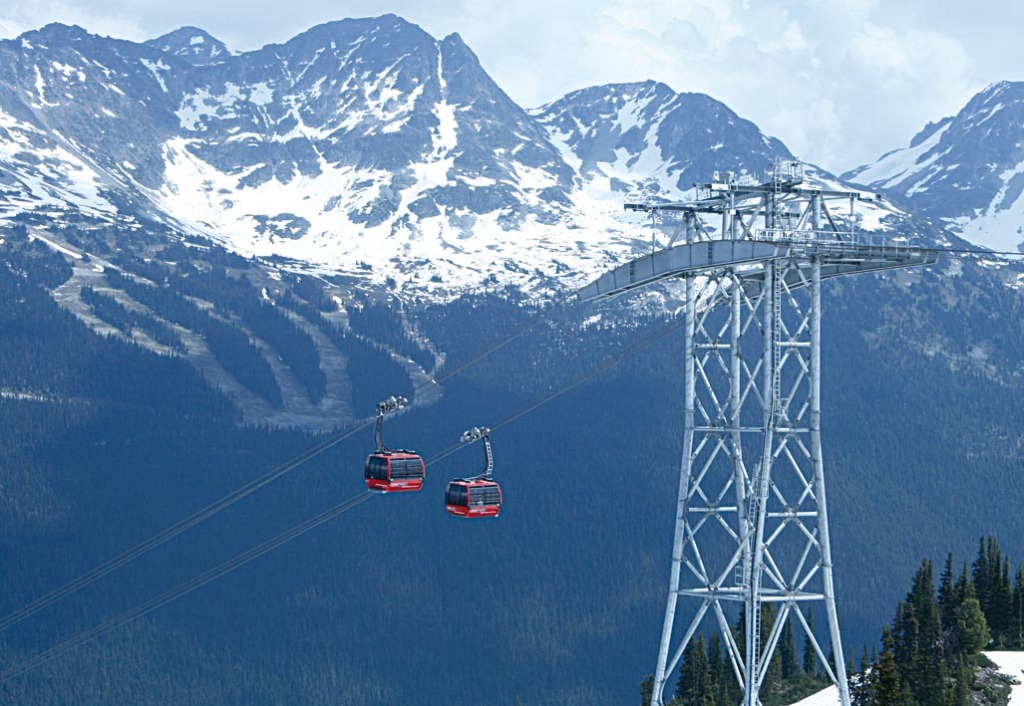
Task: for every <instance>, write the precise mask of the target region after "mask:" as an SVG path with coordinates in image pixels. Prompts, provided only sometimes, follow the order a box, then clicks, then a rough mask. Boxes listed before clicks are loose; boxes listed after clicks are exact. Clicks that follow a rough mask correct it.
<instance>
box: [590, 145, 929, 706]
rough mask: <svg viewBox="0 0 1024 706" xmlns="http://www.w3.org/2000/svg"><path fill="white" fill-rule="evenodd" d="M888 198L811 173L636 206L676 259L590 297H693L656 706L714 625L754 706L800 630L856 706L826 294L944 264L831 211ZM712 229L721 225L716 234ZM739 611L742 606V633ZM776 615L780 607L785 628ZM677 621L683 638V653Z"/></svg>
mask: <svg viewBox="0 0 1024 706" xmlns="http://www.w3.org/2000/svg"><path fill="white" fill-rule="evenodd" d="M875 198H876V197H875V195H873V194H865V193H861V192H850V191H833V190H823V189H815V188H809V187H805V186H803V178H802V168H801V165H799V164H798V163H780V164H776V165H775V167H774V168H773V170H772V173H771V175H770V176H769V178H768V179H766V180H765V181H763V182H762V183H756V184H755V183H750V184H741V183H737V181H736V180H734V179H732V178H731V176H730V177H729V178H727V179H725V180H724V181H719V180H718V179H717V175H716V179H715V182H714V183H711V184H703V185H697V198H696V199H695V200H693V201H690V202H686V203H676V204H657V205H643V204H630V205H627V209H629V210H634V211H644V212H647V213H650V214H652V216H653V217H654V218H656V219H658V220H659V221H660V222H661V223H663V224H666V223H667V224H672V225H673V226H675V234H674V236H673V238H672V241H671V242H670V243H669V247H668V248H667V249H664V250H660V251H657V252H653V253H652V254H650V255H646V256H644V257H641V258H638V259H636V260H633V261H632V262H629V263H627V264H625V265H622V266H620V267H618V268H616V269H614V270H612V271H611V272H608V273H606V274H605V275H603V276H602V277H600V278H599V279H598V280H596V281H595V282H593V283H591V284H589V285H587V286H586V287H584V288H583V289H582V290H580V292H579V298H580V299H582V300H586V299H595V298H601V297H610V296H614V295H616V294H620V293H622V292H625V291H628V290H631V289H634V288H637V287H642V286H645V285H648V284H651V283H653V282H656V281H659V280H662V279H666V278H682V279H683V282H684V288H685V293H686V296H685V344H684V352H683V371H684V382H685V384H684V405H683V408H684V417H685V419H684V424H683V434H684V439H683V457H682V462H681V464H680V483H679V496H678V503H677V512H676V527H675V537H674V541H673V550H672V568H671V575H670V584H669V591H668V600H667V604H666V608H665V621H664V627H663V630H662V637H661V646H660V649H659V651H658V664H657V668H656V671H655V677H654V693H653V696H652V699H651V706H661V705H662V704H663V703H664V691H665V687H666V684H667V682H668V681H669V679H670V677H671V675H672V674H673V672H674V671H675V670H676V668H677V667H678V665H679V663H680V660H681V659H682V656H683V652H684V650H685V649H686V647H687V645H688V644H690V642H691V640H692V639H693V638H694V637H695V635H696V634H697V630H698V629H700V628H701V626H702V624H704V622H705V621H709V622H710V623H711V624H712V625H714V626H716V628H717V629H718V630H720V631H721V634H722V642H723V644H724V645H725V650H726V653H727V655H728V659H729V662H730V663H731V665H732V669H733V672H734V674H735V677H736V679H737V682H738V684H739V685H740V687H741V689H742V691H743V694H744V696H743V702H742V703H743V706H757V705H758V704H760V700H759V696H758V694H759V692H760V690H761V687H762V684H763V680H764V678H765V675H766V673H767V670H768V665H769V664H770V661H771V659H772V656H773V654H774V653H775V649H776V647H777V646H778V644H779V640H780V637H781V636H782V635H783V631H784V628H785V626H786V624H787V622H788V621H793V624H794V628H799V631H800V632H802V633H803V634H804V635H806V636H807V638H808V644H810V645H811V646H812V647H813V649H814V652H815V654H816V656H817V659H818V662H819V663H820V665H821V666H822V668H823V670H824V671H825V673H826V674H827V675H828V676H829V678H830V679H831V680H832V682H833V683H834V684H836V685H837V686H838V688H839V694H840V701H841V703H842V705H843V706H849V704H850V694H849V687H848V685H847V675H846V667H845V661H844V657H843V647H842V641H841V639H840V633H839V618H838V614H837V610H836V601H835V592H834V589H833V573H832V553H831V547H830V542H829V529H828V511H827V505H826V500H825V473H824V464H823V462H822V451H821V354H820V351H821V281H822V279H825V278H828V277H835V276H839V275H846V274H855V273H859V272H871V271H877V270H883V269H890V268H901V267H909V266H914V265H925V264H930V263H933V262H935V261H936V258H937V254H936V253H935V251H933V250H927V249H922V248H913V247H909V246H907V245H905V244H901V243H898V242H895V241H892V240H887V239H884V238H882V237H880V236H877V235H875V236H872V235H868V234H865V233H858V232H856V230H855V226H856V220H855V219H854V218H852V217H850V218H842V217H840V216H839V215H838V213H835V214H834V213H833V211H834V210H835V205H836V202H837V201H838V202H841V203H842V204H843V205H844V206H845V205H846V203H848V204H849V208H850V212H851V216H852V210H853V207H854V204H855V203H856V202H857V201H859V200H874V199H875ZM830 205H831V208H830ZM709 219H720V227H719V228H718V229H717V231H712V230H711V229H710V228H709V227H708V225H707V222H708V220H709ZM680 238H681V240H682V242H681V244H679V245H675V246H673V243H674V242H675V240H677V239H680ZM680 603H682V606H680ZM726 603H735V604H739V605H740V606H741V607H742V615H743V616H744V619H743V626H744V628H743V631H742V632H741V634H739V635H734V632H733V630H732V629H731V627H730V622H729V616H728V615H727V608H726ZM816 603H818V604H824V605H823V606H820V607H821V608H823V611H821V612H823V613H824V616H825V617H826V618H827V623H828V636H829V643H826V644H825V645H824V646H823V643H822V642H821V641H819V639H818V636H817V635H816V634H815V631H814V630H813V629H812V626H811V625H810V621H809V619H808V611H809V610H810V609H811V608H812V607H813V606H814V604H816ZM765 604H772V606H773V609H774V610H773V613H774V620H773V621H772V622H771V624H767V621H766V620H764V617H766V616H763V615H762V613H763V608H764V606H765ZM677 608H681V610H679V611H677ZM677 612H678V613H681V614H683V615H685V620H683V621H677ZM736 612H737V611H736V609H735V607H734V608H733V609H732V613H733V614H735V613H736ZM819 614H820V613H819ZM677 622H681V623H682V624H683V625H684V626H685V627H682V637H681V639H677V640H676V639H674V638H676V637H677V632H678V630H677ZM762 623H766V624H764V625H763V626H762ZM828 644H830V645H831V648H832V651H833V655H834V664H832V663H830V662H829V659H828V658H827V656H826V654H827V652H826V651H825V648H826V647H827V646H828ZM673 648H674V649H673Z"/></svg>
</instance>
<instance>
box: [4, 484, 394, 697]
mask: <svg viewBox="0 0 1024 706" xmlns="http://www.w3.org/2000/svg"><path fill="white" fill-rule="evenodd" d="M375 495H377V493H374V492H372V491H369V490H366V491H363V492H362V493H360V494H358V495H356V496H354V497H352V498H350V499H348V500H346V501H345V502H343V503H340V504H338V505H335V506H334V507H332V508H330V509H329V510H325V511H324V512H321V513H320V514H319V515H316V516H314V517H312V518H310V519H308V520H306V521H305V522H302V523H300V524H298V525H296V526H295V527H292V528H291V529H289V530H287V531H285V532H282V533H281V534H279V535H277V536H275V537H273V538H272V539H268V540H267V541H265V542H263V543H261V544H258V545H256V546H255V547H253V548H251V549H249V550H247V551H245V552H242V553H241V554H239V555H237V556H235V557H234V558H232V559H229V560H228V561H225V562H223V563H222V564H218V565H217V566H215V567H213V568H212V569H209V570H207V571H204V572H203V573H201V574H199V575H198V576H196V577H194V578H192V579H189V580H188V581H184V582H182V583H180V584H178V585H177V586H175V587H174V588H172V589H169V590H167V591H165V592H163V593H161V594H160V595H159V596H156V597H154V598H151V599H150V600H148V601H146V602H144V603H141V604H139V605H137V606H135V607H134V608H131V609H129V610H126V611H124V612H123V613H119V614H118V615H116V616H114V617H113V618H110V619H108V620H106V621H104V622H103V623H100V624H99V625H97V626H96V627H93V628H91V629H89V630H87V631H85V632H83V633H80V634H78V635H76V636H75V637H72V638H69V639H67V640H65V641H64V642H61V643H60V644H58V645H55V646H54V647H51V648H49V649H48V650H45V651H43V652H40V653H39V654H37V655H35V656H34V657H30V658H29V659H26V660H25V661H23V662H21V663H19V664H17V665H15V666H14V667H11V668H10V669H6V670H4V671H3V672H0V682H5V681H7V680H8V679H11V678H13V677H16V676H19V675H21V674H24V673H25V672H28V671H30V670H32V669H34V668H35V667H37V666H39V665H41V664H43V663H45V662H48V661H50V660H51V659H54V658H56V657H59V656H60V655H62V654H64V653H65V652H68V651H70V650H72V649H74V648H75V647H77V646H78V645H80V644H82V643H84V642H88V641H89V640H92V639H94V638H96V637H99V636H100V635H103V634H104V633H107V632H110V631H111V630H113V629H115V628H117V627H120V626H121V625H125V624H126V623H129V622H131V621H133V620H136V619H138V618H141V617H143V616H145V615H147V614H149V613H151V612H153V611H154V610H157V609H158V608H161V607H163V606H165V605H167V604H168V603H170V602H171V601H174V600H176V599H178V598H181V597H182V596H184V595H186V594H188V593H191V592H192V591H195V590H196V589H198V588H200V587H202V586H205V585H206V584H208V583H210V582H211V581H213V580H214V579H217V578H220V577H221V576H223V575H224V574H227V573H229V572H231V571H234V570H235V569H237V568H239V567H241V566H244V565H245V564H248V563H249V562H250V561H253V560H254V559H257V558H259V557H261V556H263V555H264V554H266V553H267V552H270V551H273V550H274V549H277V548H278V547H280V546H281V545H282V544H285V543H287V542H290V541H291V540H293V539H295V538H296V537H299V536H300V535H303V534H305V533H306V532H309V531H310V530H312V529H314V528H316V527H319V526H320V525H322V524H323V523H325V522H327V521H328V520H332V519H334V518H335V517H338V516H339V515H341V514H342V513H344V512H347V511H349V510H351V509H352V508H354V507H357V506H358V505H361V504H362V503H364V502H366V501H367V500H369V499H370V498H372V497H373V496H375Z"/></svg>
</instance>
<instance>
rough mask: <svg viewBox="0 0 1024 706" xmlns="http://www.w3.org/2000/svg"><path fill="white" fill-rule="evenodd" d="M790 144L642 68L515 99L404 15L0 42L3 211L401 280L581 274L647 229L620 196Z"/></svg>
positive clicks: (617, 254) (452, 40)
mask: <svg viewBox="0 0 1024 706" xmlns="http://www.w3.org/2000/svg"><path fill="white" fill-rule="evenodd" d="M789 157H790V154H789V151H788V150H787V149H786V148H785V146H784V145H782V144H781V143H780V142H779V141H778V140H775V139H773V138H769V137H766V136H764V135H763V134H761V132H760V131H759V130H758V129H757V128H756V126H754V125H753V124H752V123H750V122H748V121H746V120H743V119H741V118H740V117H739V116H737V115H735V114H734V113H732V111H730V110H729V109H728V108H727V107H726V106H724V105H722V104H721V103H718V102H717V101H714V100H713V99H711V98H709V97H707V96H703V95H697V94H677V93H675V92H674V91H673V90H672V89H670V88H669V87H667V86H665V85H663V84H658V83H654V82H648V83H639V84H624V85H611V86H601V87H595V88H590V89H586V90H583V91H577V92H575V93H572V94H570V95H568V96H566V97H565V98H563V99H561V100H558V101H556V102H554V103H551V104H550V105H547V106H544V107H543V108H540V109H538V110H536V111H532V112H527V111H525V110H523V109H522V108H521V107H520V106H518V105H516V104H515V103H514V102H513V101H512V100H511V99H510V98H509V97H508V96H507V95H506V94H505V93H504V92H503V91H502V90H501V88H500V87H498V86H497V85H496V84H495V83H494V81H493V80H492V79H491V78H490V77H489V76H488V75H487V73H486V72H485V71H484V69H483V68H482V67H481V66H480V63H479V62H478V60H477V58H476V56H475V55H474V54H473V52H472V51H471V50H470V49H469V48H468V47H467V46H466V45H465V43H464V42H463V41H462V39H461V38H460V37H459V36H458V35H455V34H453V35H450V36H448V37H446V38H444V39H442V40H437V39H435V38H433V37H431V36H430V35H429V34H427V33H426V32H424V31H423V30H422V29H420V28H419V27H417V26H415V25H413V24H410V23H408V22H406V21H405V20H403V19H401V18H399V17H396V16H394V15H386V16H383V17H379V18H372V19H355V20H342V21H339V22H333V23H329V24H324V25H320V26H317V27H314V28H312V29H310V30H309V31H307V32H305V33H303V34H301V35H299V36H297V37H295V38H294V39H292V40H290V41H288V42H286V43H284V44H281V45H271V46H267V47H264V48H262V49H260V50H257V51H252V52H247V53H241V54H235V53H232V52H231V51H230V50H229V49H228V48H227V47H226V46H224V44H223V43H221V42H220V41H218V40H217V39H215V38H214V37H211V36H210V35H209V34H207V33H206V32H204V31H202V30H200V29H196V28H189V27H186V28H182V29H180V30H177V31H175V32H171V33H170V34H167V35H165V36H163V37H160V38H158V39H154V40H151V41H148V42H145V43H143V44H136V43H132V42H125V41H120V40H114V39H109V38H103V37H97V36H95V35H92V34H89V33H88V32H86V31H85V30H83V29H81V28H78V27H67V26H63V25H56V24H54V25H48V26H47V27H44V28H42V29H41V30H38V31H34V32H28V33H26V34H24V35H22V36H21V37H19V38H17V39H15V40H8V41H3V42H0V218H4V219H7V220H11V219H19V220H29V221H30V222H35V223H41V224H42V225H43V226H48V225H50V224H53V223H56V224H60V223H61V222H62V221H63V220H65V219H66V216H67V214H68V213H69V212H71V213H74V214H75V219H76V220H77V221H79V222H81V221H82V220H83V219H85V220H86V221H89V220H92V221H93V222H95V223H98V224H101V225H110V224H113V225H116V226H118V227H120V228H125V227H128V228H130V229H139V228H140V227H141V225H140V224H142V223H144V222H146V223H148V222H156V223H159V224H163V225H164V226H166V227H169V228H170V229H172V230H176V231H179V232H181V233H184V234H195V235H201V236H204V237H208V238H211V239H213V240H215V241H218V242H220V243H223V244H224V245H226V246H227V247H229V248H230V249H232V250H234V251H236V252H239V253H241V254H244V255H259V256H271V255H275V256H280V257H284V258H288V259H290V260H292V261H294V262H295V263H297V264H296V266H302V267H305V268H306V269H310V270H313V271H317V272H321V273H325V274H342V275H352V276H357V277H360V278H364V279H368V280H370V281H372V282H376V283H378V284H383V283H384V282H386V281H388V280H393V281H394V282H395V283H396V284H398V285H401V286H402V288H403V290H404V291H417V292H427V293H429V292H431V291H432V290H433V291H442V290H453V289H458V288H460V287H461V288H464V287H473V286H479V285H481V284H492V285H503V284H514V285H517V286H520V287H522V288H525V289H530V288H536V287H538V286H542V285H543V284H545V283H551V282H556V281H561V282H564V281H565V274H566V273H567V272H572V273H576V274H578V275H579V276H580V277H584V278H585V277H587V276H589V275H590V274H592V273H593V272H595V271H597V270H600V269H601V268H604V267H606V266H608V265H610V264H612V263H613V262H616V261H619V260H621V259H622V258H623V257H627V256H628V255H629V254H630V253H631V252H632V251H633V250H634V249H636V248H637V247H640V246H641V244H642V243H649V237H650V236H649V232H645V231H644V228H643V226H642V224H639V223H637V222H636V220H635V219H629V218H624V217H623V215H622V212H621V204H622V202H623V200H625V199H627V198H629V197H634V198H636V197H641V198H655V197H665V198H678V197H679V196H680V195H681V193H682V191H684V190H685V189H687V188H689V186H690V185H691V184H692V182H694V181H696V180H706V179H707V178H708V177H709V176H710V174H711V172H712V171H714V170H722V171H723V173H724V172H725V171H733V172H736V173H743V172H748V173H754V174H760V173H761V172H763V171H764V170H765V169H766V168H767V167H768V166H769V165H770V163H771V161H772V160H773V159H775V158H784V159H785V158H789Z"/></svg>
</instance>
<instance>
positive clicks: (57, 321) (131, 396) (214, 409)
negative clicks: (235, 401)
mask: <svg viewBox="0 0 1024 706" xmlns="http://www.w3.org/2000/svg"><path fill="white" fill-rule="evenodd" d="M0 301H2V302H5V304H4V306H2V307H0V331H3V335H2V336H0V388H2V389H4V390H8V391H13V392H15V393H18V394H24V395H28V396H30V397H31V396H39V397H41V398H44V399H47V400H51V401H53V402H56V403H60V404H63V403H79V404H83V405H85V406H91V405H93V404H96V403H99V404H103V403H113V404H117V405H123V406H126V407H129V408H133V407H137V406H141V407H152V408H156V409H162V410H165V411H173V412H174V413H177V414H188V415H193V416H203V417H206V416H213V417H220V418H227V419H233V418H234V417H235V412H234V408H233V406H232V405H231V404H230V403H229V402H228V401H227V400H226V399H225V398H224V397H223V396H222V395H220V394H219V393H217V392H215V391H214V390H213V389H212V388H211V387H210V386H209V384H207V383H206V381H205V380H203V378H202V377H200V376H199V375H198V374H197V373H196V372H195V370H194V369H193V368H192V366H190V365H189V364H188V363H186V362H185V361H183V360H181V359H179V358H176V357H170V356H159V355H156V354H154V353H151V352H149V351H145V350H143V349H141V348H138V347H136V346H126V345H124V344H122V343H119V342H117V341H114V340H112V339H105V338H102V337H99V336H96V335H94V334H93V333H92V332H91V331H90V330H89V329H87V328H86V327H85V325H84V324H82V323H81V322H80V321H79V320H78V319H76V318H75V317H74V316H73V315H71V314H70V313H68V312H67V311H65V310H63V309H61V308H59V307H58V306H57V305H56V304H55V303H54V302H53V300H52V299H51V298H50V297H49V295H48V294H47V293H46V292H45V291H44V290H43V289H41V288H39V287H38V286H36V285H35V284H34V283H33V282H32V281H30V280H28V279H26V278H24V277H23V276H22V275H21V274H20V273H19V272H12V271H11V270H10V269H8V268H7V267H5V266H3V265H2V264H0Z"/></svg>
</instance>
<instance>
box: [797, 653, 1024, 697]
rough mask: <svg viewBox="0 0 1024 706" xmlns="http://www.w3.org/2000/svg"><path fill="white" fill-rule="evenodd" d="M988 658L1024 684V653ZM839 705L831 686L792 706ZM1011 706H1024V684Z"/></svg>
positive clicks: (986, 654)
mask: <svg viewBox="0 0 1024 706" xmlns="http://www.w3.org/2000/svg"><path fill="white" fill-rule="evenodd" d="M983 654H984V655H985V656H986V657H988V658H989V659H990V660H992V661H993V662H995V663H996V666H998V667H999V671H1000V672H1002V673H1003V674H1007V675H1009V676H1011V677H1014V678H1015V679H1017V681H1020V682H1024V652H985V653H983ZM838 703H839V689H837V688H836V687H834V686H830V687H829V688H827V689H822V690H821V691H819V692H818V693H817V694H812V695H811V696H808V697H807V698H806V699H804V700H803V701H798V702H797V703H795V704H792V706H835V705H836V704H838ZM1009 706H1024V683H1021V684H1017V685H1016V686H1014V687H1013V691H1012V692H1010V703H1009Z"/></svg>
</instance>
